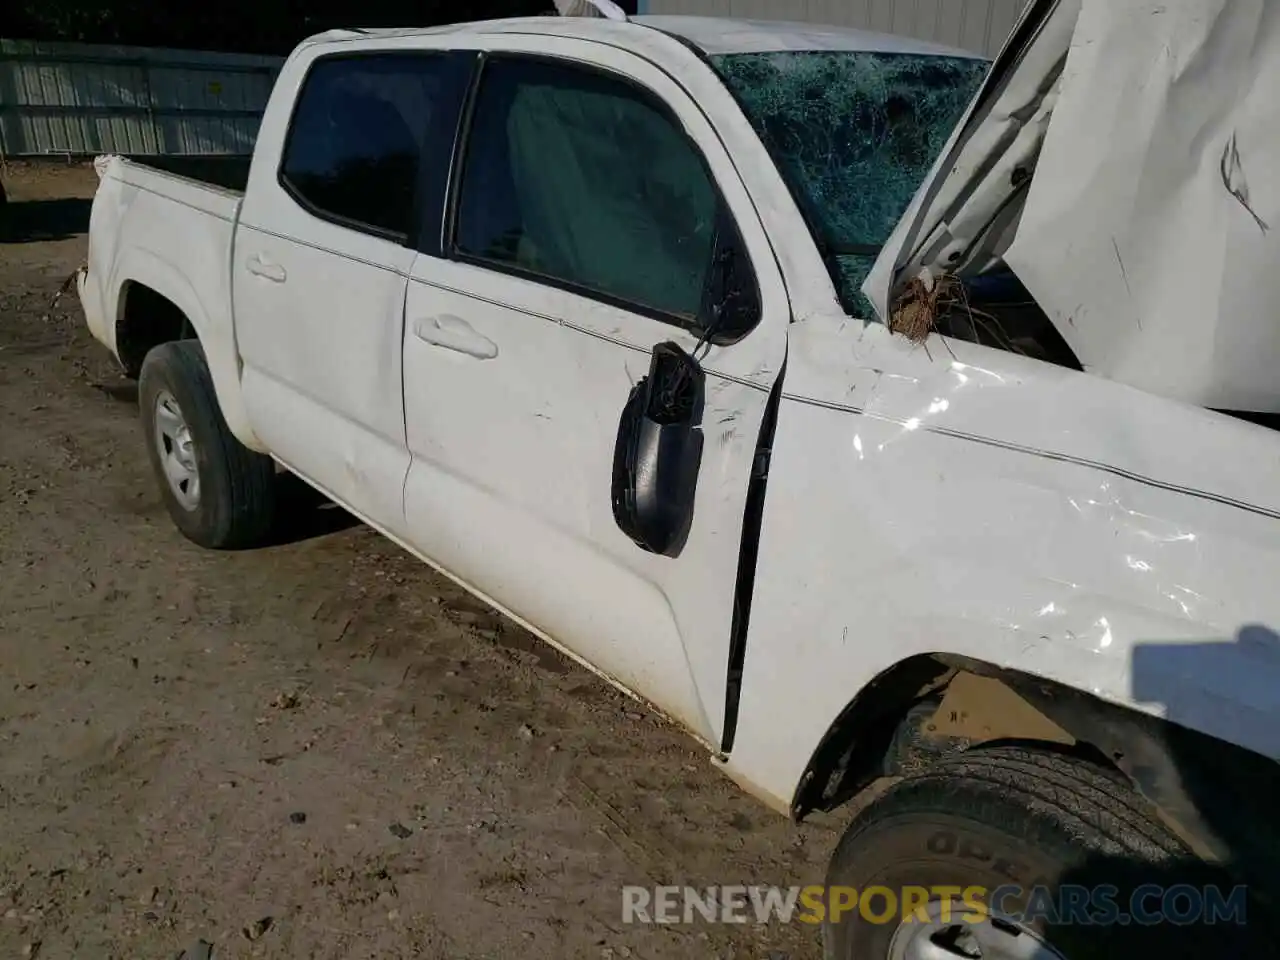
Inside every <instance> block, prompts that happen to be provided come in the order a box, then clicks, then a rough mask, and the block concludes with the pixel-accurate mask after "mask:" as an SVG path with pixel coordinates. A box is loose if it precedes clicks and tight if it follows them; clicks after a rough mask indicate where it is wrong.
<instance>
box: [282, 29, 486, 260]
mask: <svg viewBox="0 0 1280 960" xmlns="http://www.w3.org/2000/svg"><path fill="white" fill-rule="evenodd" d="M474 59H475V58H474V55H469V54H464V53H447V52H446V53H439V54H434V53H428V54H411V55H402V54H379V55H347V56H333V57H325V58H322V59H320V60H317V61H316V63H315V64H314V65H313V66H312V68H311V70H310V72H309V73H308V74H307V78H306V80H305V82H304V83H303V86H302V91H301V93H300V94H299V95H298V100H297V103H296V105H295V107H294V115H293V120H292V123H291V124H290V129H289V134H288V139H287V141H286V143H285V148H284V157H283V160H282V163H281V168H280V182H281V184H282V185H283V186H284V188H285V189H286V190H287V191H288V192H289V193H290V194H291V195H292V196H293V198H294V199H295V200H296V201H297V202H298V203H300V204H301V205H302V206H303V207H305V208H306V209H308V210H309V211H310V212H311V213H313V214H315V215H316V216H318V217H321V218H324V219H326V220H332V221H334V222H337V223H340V224H343V225H346V226H349V227H351V228H353V229H357V230H364V231H367V232H371V233H377V234H381V235H385V236H389V237H392V238H395V239H399V240H404V239H407V238H408V237H409V235H410V234H411V232H413V230H414V227H415V225H416V224H415V219H417V220H420V221H421V226H422V228H423V232H424V234H427V235H429V234H430V232H431V230H432V229H433V228H434V230H435V236H436V237H437V241H436V245H437V246H438V237H439V227H440V222H441V217H442V214H443V209H444V193H445V189H446V184H447V181H448V172H449V165H450V162H451V158H452V155H453V144H454V138H455V136H456V132H457V124H458V117H459V114H460V112H461V108H462V101H463V99H464V97H465V93H466V86H467V83H468V80H469V78H470V75H471V70H472V67H473V64H474ZM419 174H422V176H421V177H420V176H419ZM420 187H421V190H420ZM420 193H421V203H420V204H419V194H420ZM415 212H416V213H417V214H418V217H417V218H415Z"/></svg>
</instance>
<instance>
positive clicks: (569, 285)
mask: <svg viewBox="0 0 1280 960" xmlns="http://www.w3.org/2000/svg"><path fill="white" fill-rule="evenodd" d="M496 60H525V61H532V62H535V63H544V64H548V65H550V66H554V67H557V68H561V69H567V70H570V71H577V72H579V73H586V74H594V75H596V76H599V77H603V78H605V79H608V80H613V81H618V82H621V83H622V84H624V85H625V86H628V87H631V88H632V89H634V90H635V91H637V93H639V94H640V96H642V97H643V98H644V99H645V101H646V102H648V103H649V104H650V105H652V106H653V107H654V108H655V109H657V110H658V112H659V113H661V114H662V115H663V116H664V117H665V118H666V119H667V120H668V122H670V123H671V124H672V126H673V127H674V128H675V130H676V131H677V132H678V133H679V135H680V136H681V137H683V138H684V140H685V141H686V142H687V143H688V144H689V146H690V147H691V148H692V149H693V152H694V155H695V156H696V157H697V158H698V162H699V164H700V165H701V166H702V169H703V172H704V173H705V174H706V176H707V180H708V182H709V183H710V184H711V189H712V190H713V192H714V193H715V197H716V203H717V208H718V211H719V212H720V214H721V215H722V216H724V217H726V218H727V222H728V223H729V224H730V225H731V226H732V228H733V231H734V234H735V235H736V236H737V237H739V238H741V237H742V230H741V228H740V227H739V226H738V220H737V216H736V215H735V214H734V212H733V209H732V207H731V206H730V205H729V202H728V201H727V200H726V199H725V197H724V193H723V191H721V189H720V182H719V180H717V179H716V176H715V172H714V171H713V170H712V169H711V165H710V164H709V163H708V162H707V157H706V154H705V153H704V152H703V151H702V148H701V147H700V146H699V145H698V143H697V141H695V140H694V139H693V137H691V136H690V135H689V132H688V130H687V129H685V126H684V124H683V123H682V122H681V121H680V118H679V117H678V116H676V114H675V112H674V111H673V110H672V109H671V106H670V104H668V103H667V102H666V101H665V100H664V99H663V98H662V97H661V96H659V95H658V94H657V93H655V92H654V91H653V90H650V89H649V88H648V87H647V86H645V85H644V84H642V83H640V82H639V81H637V80H635V79H634V78H632V77H628V76H627V75H626V74H622V73H618V72H617V71H614V70H609V69H608V68H605V67H601V66H599V65H598V64H595V63H588V62H586V61H583V60H575V59H573V58H571V57H564V56H556V55H553V54H545V53H528V52H525V51H521V50H490V51H486V52H484V53H482V54H481V56H480V58H479V61H478V64H477V69H476V71H475V75H474V76H473V78H472V81H471V89H470V90H469V91H468V94H467V102H466V105H465V107H464V108H463V113H462V120H461V123H460V124H459V130H458V137H457V141H456V143H455V144H454V157H453V166H452V169H451V172H450V175H449V193H448V202H447V207H446V209H445V217H444V230H443V235H442V240H443V243H442V247H443V249H444V255H445V258H446V259H448V260H451V261H454V262H455V263H465V264H467V265H469V266H473V267H479V268H481V269H483V270H491V271H493V272H494V273H501V274H504V275H506V276H510V277H515V278H517V279H520V280H528V281H530V282H532V283H537V284H541V285H542V286H546V287H552V288H554V289H557V290H562V291H564V292H565V293H571V294H574V295H575V296H580V297H584V298H586V299H588V300H595V301H596V302H597V303H602V304H605V305H606V306H610V307H615V308H617V309H620V310H625V311H627V312H628V313H634V314H637V315H638V316H643V317H647V318H649V319H650V320H657V321H658V322H660V323H665V324H667V325H668V326H673V327H677V328H678V329H680V330H684V331H686V332H689V333H695V334H696V333H701V332H702V331H703V329H704V327H703V323H704V320H705V318H703V317H701V316H695V317H694V318H693V319H692V320H688V319H686V318H685V317H683V316H680V315H678V314H674V313H670V312H669V311H666V310H662V309H660V308H657V307H652V306H649V305H648V304H644V303H637V302H636V301H634V300H628V299H627V298H625V297H619V296H614V295H613V294H610V293H607V292H604V291H601V290H597V289H595V288H593V287H586V286H583V285H581V284H577V283H574V282H573V281H571V280H565V279H562V278H560V277H553V276H548V275H547V274H543V273H538V272H537V271H535V270H527V269H524V268H522V267H519V266H516V265H514V264H509V263H502V262H501V261H497V260H491V259H488V258H486V257H481V256H476V255H474V254H468V253H464V252H463V251H461V250H459V249H458V244H457V228H458V208H459V204H460V201H461V196H462V181H463V179H464V177H465V174H466V164H467V157H468V154H469V153H470V149H471V129H472V125H473V122H474V120H475V111H476V102H477V101H478V99H479V96H480V89H481V85H482V84H483V83H484V77H485V73H486V71H487V68H488V66H489V64H490V63H492V62H493V61H496ZM682 89H683V88H682ZM421 246H422V245H421V244H419V249H421ZM740 246H741V248H742V249H741V250H740V255H741V256H742V257H743V258H744V259H745V264H746V269H747V271H748V272H749V275H750V277H751V283H752V285H753V286H754V287H755V288H756V295H757V299H758V300H759V301H761V302H762V301H763V297H762V292H761V291H760V278H759V274H758V273H757V272H756V269H755V264H754V262H753V261H752V259H751V255H750V253H749V251H747V250H746V249H745V247H746V244H745V241H742V242H741V243H740ZM753 329H754V328H753ZM751 332H752V330H745V331H743V332H741V333H740V334H738V335H737V336H735V337H734V342H738V341H740V340H743V339H745V338H746V337H747V336H749V335H750V334H751Z"/></svg>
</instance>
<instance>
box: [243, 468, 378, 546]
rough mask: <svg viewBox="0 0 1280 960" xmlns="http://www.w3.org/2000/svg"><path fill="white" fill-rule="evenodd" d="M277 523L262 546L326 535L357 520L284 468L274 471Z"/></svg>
mask: <svg viewBox="0 0 1280 960" xmlns="http://www.w3.org/2000/svg"><path fill="white" fill-rule="evenodd" d="M276 509H277V515H276V523H275V526H274V527H273V528H272V533H271V537H270V538H269V539H268V540H267V542H266V543H264V544H262V546H263V547H282V546H287V545H288V544H291V543H302V542H303V541H306V540H315V539H317V538H319V537H327V536H329V535H331V534H334V533H341V532H342V531H343V530H350V529H351V528H353V527H358V526H359V525H360V520H359V519H358V518H357V517H355V516H353V515H352V514H350V513H348V512H347V511H346V510H344V509H343V508H342V507H340V506H338V504H336V503H334V502H333V501H332V500H330V499H329V498H328V497H326V496H325V495H324V494H322V493H321V492H320V491H318V490H317V489H316V488H315V487H313V486H311V485H310V484H308V483H306V482H305V481H303V480H301V479H299V478H298V477H297V476H295V475H294V474H292V473H289V472H288V471H287V470H281V471H280V472H279V473H277V474H276Z"/></svg>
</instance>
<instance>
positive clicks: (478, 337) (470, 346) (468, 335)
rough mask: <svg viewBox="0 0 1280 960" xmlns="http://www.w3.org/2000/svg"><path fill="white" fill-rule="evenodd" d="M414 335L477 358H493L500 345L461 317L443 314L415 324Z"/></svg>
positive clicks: (432, 343)
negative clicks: (478, 331)
mask: <svg viewBox="0 0 1280 960" xmlns="http://www.w3.org/2000/svg"><path fill="white" fill-rule="evenodd" d="M413 335H414V336H415V337H417V338H418V339H419V340H422V341H424V342H425V343H429V344H431V345H432V346H436V347H441V348H443V349H445V350H453V351H454V352H456V353H465V354H466V355H467V356H468V357H475V358H476V359H477V360H492V359H493V358H494V357H496V356H497V355H498V345H497V344H496V343H494V342H493V341H492V340H490V339H489V338H488V337H486V336H484V335H483V334H480V333H477V332H476V330H475V328H474V327H472V326H471V324H469V323H467V321H465V320H463V319H462V318H461V317H455V316H452V315H451V314H447V313H446V314H442V315H440V316H438V317H426V318H424V319H421V320H418V321H417V322H416V323H415V324H414V325H413Z"/></svg>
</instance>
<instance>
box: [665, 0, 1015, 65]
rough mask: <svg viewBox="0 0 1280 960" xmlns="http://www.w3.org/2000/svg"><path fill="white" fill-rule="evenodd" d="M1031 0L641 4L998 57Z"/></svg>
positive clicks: (683, 0)
mask: <svg viewBox="0 0 1280 960" xmlns="http://www.w3.org/2000/svg"><path fill="white" fill-rule="evenodd" d="M1026 3H1027V0H641V8H642V9H644V10H645V12H647V13H685V14H696V15H701V16H710V17H748V18H754V19H760V20H802V21H808V22H810V23H831V24H836V25H839V26H845V27H858V28H860V29H863V30H878V31H881V32H883V33H897V34H902V35H904V36H908V37H917V38H919V39H921V40H931V41H933V42H934V43H941V44H945V45H947V46H951V47H959V48H960V49H962V50H971V51H973V52H974V53H981V54H986V55H987V56H989V57H994V56H995V55H996V54H997V53H999V52H1000V47H1001V46H1003V45H1004V41H1005V39H1006V38H1007V37H1008V36H1009V33H1010V31H1012V30H1013V26H1014V24H1015V23H1017V21H1018V15H1019V14H1021V13H1022V9H1023V7H1025V6H1026Z"/></svg>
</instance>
